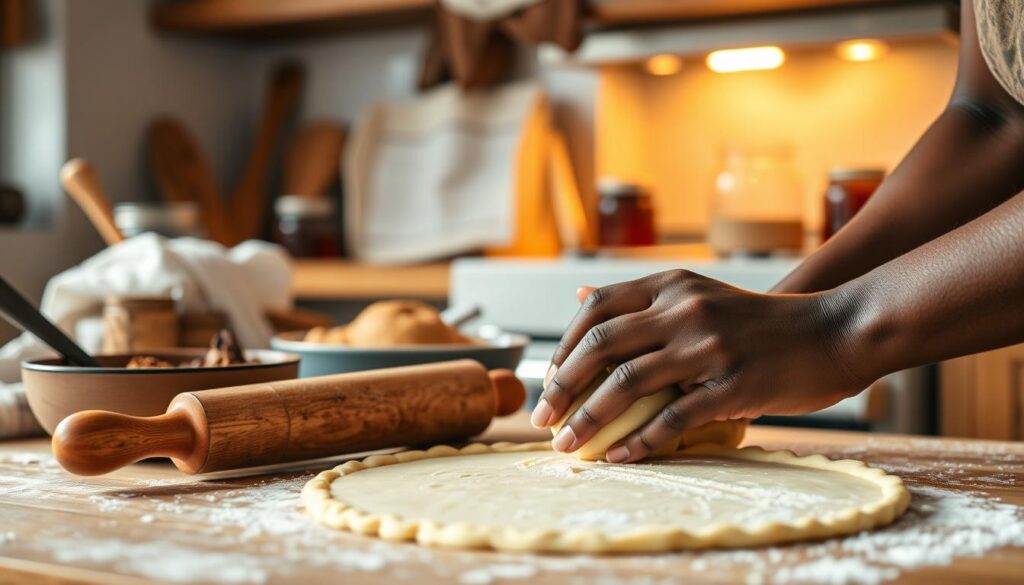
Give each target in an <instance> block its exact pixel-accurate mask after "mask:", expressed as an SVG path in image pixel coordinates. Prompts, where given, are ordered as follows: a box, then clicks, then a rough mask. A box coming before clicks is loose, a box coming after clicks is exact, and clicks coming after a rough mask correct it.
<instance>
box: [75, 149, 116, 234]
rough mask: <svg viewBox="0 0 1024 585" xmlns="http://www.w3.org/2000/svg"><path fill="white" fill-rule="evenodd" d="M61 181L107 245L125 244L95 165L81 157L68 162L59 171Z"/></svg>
mask: <svg viewBox="0 0 1024 585" xmlns="http://www.w3.org/2000/svg"><path fill="white" fill-rule="evenodd" d="M60 182H61V184H62V185H63V186H64V189H65V190H66V191H67V192H68V195H70V196H71V198H72V199H74V200H75V203H78V206H79V207H81V208H82V211H84V212H85V216H86V217H88V218H89V221H91V222H92V225H93V227H95V228H96V231H98V232H99V233H100V236H101V237H102V238H103V241H104V242H106V243H107V245H108V246H112V245H114V244H117V243H118V242H122V241H124V235H123V234H122V233H121V230H119V229H118V228H117V225H116V224H115V223H114V214H113V213H111V211H110V202H109V200H108V199H107V196H106V195H105V194H104V193H103V186H102V185H101V184H100V179H99V177H98V176H97V175H96V171H95V170H94V169H93V168H92V165H90V164H89V163H88V162H86V161H85V160H84V159H80V158H75V159H71V160H69V161H68V162H66V163H64V166H63V167H61V169H60Z"/></svg>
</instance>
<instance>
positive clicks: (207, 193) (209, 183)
mask: <svg viewBox="0 0 1024 585" xmlns="http://www.w3.org/2000/svg"><path fill="white" fill-rule="evenodd" d="M149 161H150V164H151V165H152V167H153V174H154V175H155V177H156V182H157V185H159V187H160V191H161V193H162V194H163V197H164V199H165V200H167V201H170V202H177V201H190V202H195V203H197V204H198V205H199V213H200V216H201V218H202V222H203V226H204V227H205V230H206V235H207V237H209V239H211V240H213V241H215V242H219V243H221V244H231V243H233V242H234V241H235V239H236V238H235V237H234V234H233V232H232V229H231V225H230V224H228V221H227V215H226V213H225V209H224V203H223V201H221V196H220V190H219V189H218V188H217V181H216V179H215V178H214V176H213V171H212V170H211V168H210V164H209V162H208V161H207V158H206V155H205V153H204V152H203V149H202V147H200V146H199V143H198V142H197V141H196V140H195V138H194V137H193V136H192V134H191V133H190V132H189V131H188V128H186V127H185V125H184V124H183V123H182V122H181V121H180V120H178V119H176V118H171V117H163V118H157V119H156V120H154V121H153V123H152V124H150V126H149Z"/></svg>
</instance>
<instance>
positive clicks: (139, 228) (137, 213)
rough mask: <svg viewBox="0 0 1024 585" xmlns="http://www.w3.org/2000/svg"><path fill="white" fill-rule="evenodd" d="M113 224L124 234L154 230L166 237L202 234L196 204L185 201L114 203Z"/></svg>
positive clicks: (201, 235) (130, 235)
mask: <svg viewBox="0 0 1024 585" xmlns="http://www.w3.org/2000/svg"><path fill="white" fill-rule="evenodd" d="M113 215H114V224H115V225H116V226H117V228H118V229H119V230H121V233H122V234H124V237H126V238H130V237H132V236H137V235H139V234H141V233H145V232H154V233H157V234H160V235H161V236H164V237H167V238H183V237H191V238H202V237H205V234H204V233H203V228H202V226H201V225H200V223H199V206H198V205H196V204H195V203H192V202H188V201H176V202H170V203H118V204H117V205H115V206H114V211H113Z"/></svg>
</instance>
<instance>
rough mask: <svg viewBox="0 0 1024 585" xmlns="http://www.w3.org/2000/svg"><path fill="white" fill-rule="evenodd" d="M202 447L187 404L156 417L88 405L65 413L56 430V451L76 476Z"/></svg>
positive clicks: (178, 455)
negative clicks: (67, 413)
mask: <svg viewBox="0 0 1024 585" xmlns="http://www.w3.org/2000/svg"><path fill="white" fill-rule="evenodd" d="M196 447H197V441H196V434H195V432H194V430H193V423H192V420H191V418H190V417H189V415H188V413H187V412H186V411H185V410H184V409H175V410H171V411H170V412H168V413H166V414H162V415H160V416H153V417H138V416H129V415H126V414H118V413H115V412H106V411H103V410H85V411H82V412H77V413H75V414H72V415H71V416H69V417H67V418H65V419H64V420H62V421H61V422H60V424H59V425H57V429H56V430H55V431H54V433H53V454H54V456H55V457H56V459H57V462H58V463H60V464H61V466H62V467H64V469H66V470H68V471H69V472H71V473H74V474H76V475H101V474H104V473H109V472H111V471H114V470H116V469H120V468H122V467H124V466H126V465H130V464H132V463H135V462H136V461H140V460H142V459H145V458H147V457H160V456H164V457H174V458H175V459H189V458H190V457H192V455H193V452H194V451H195V449H196Z"/></svg>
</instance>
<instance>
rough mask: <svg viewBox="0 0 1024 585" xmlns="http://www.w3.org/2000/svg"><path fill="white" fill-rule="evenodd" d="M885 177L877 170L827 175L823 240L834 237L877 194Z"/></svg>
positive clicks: (836, 171) (842, 170)
mask: <svg viewBox="0 0 1024 585" xmlns="http://www.w3.org/2000/svg"><path fill="white" fill-rule="evenodd" d="M884 178H885V171H884V170H883V169H877V168H836V169H832V170H830V171H829V172H828V189H826V190H825V224H824V229H823V231H822V234H821V236H822V241H825V240H827V239H829V238H831V237H832V236H833V235H835V233H836V232H838V231H839V228H841V227H843V226H844V225H846V224H847V222H849V221H850V220H851V219H853V216H854V215H856V213H857V212H858V211H860V208H861V207H864V204H865V203H867V202H868V199H870V198H871V196H872V195H873V194H874V193H875V190H876V189H878V186H879V185H881V184H882V179H884Z"/></svg>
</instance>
